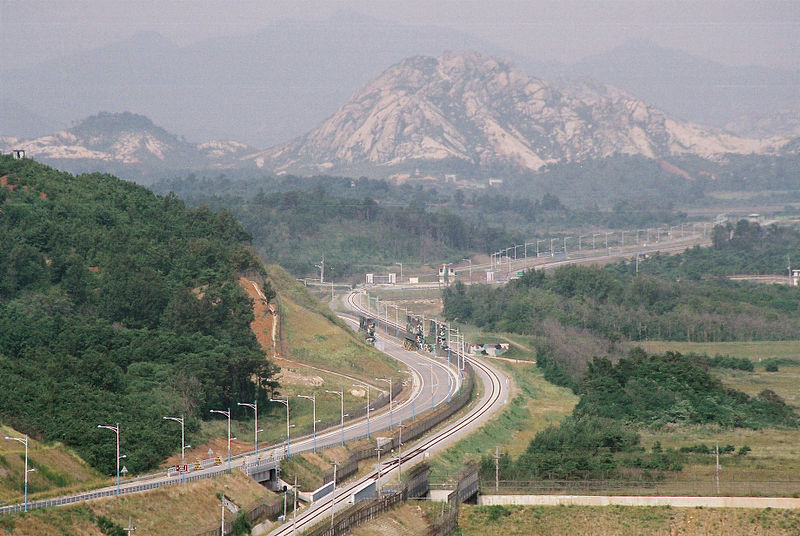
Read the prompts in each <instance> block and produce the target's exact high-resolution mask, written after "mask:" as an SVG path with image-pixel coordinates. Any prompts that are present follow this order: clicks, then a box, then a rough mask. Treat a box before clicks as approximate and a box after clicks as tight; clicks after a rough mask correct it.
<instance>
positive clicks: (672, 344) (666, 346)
mask: <svg viewBox="0 0 800 536" xmlns="http://www.w3.org/2000/svg"><path fill="white" fill-rule="evenodd" d="M631 346H641V347H642V348H644V349H645V350H647V352H649V353H653V354H661V353H664V352H666V351H668V350H674V351H677V352H681V353H683V354H688V353H689V352H694V353H697V354H708V355H710V356H714V355H716V354H722V355H730V356H733V357H746V358H748V359H750V360H751V361H753V362H754V363H756V364H757V363H758V361H760V360H762V359H766V358H769V357H789V358H796V359H797V360H798V362H800V340H797V341H754V342H713V343H712V342H678V341H637V342H635V343H631Z"/></svg>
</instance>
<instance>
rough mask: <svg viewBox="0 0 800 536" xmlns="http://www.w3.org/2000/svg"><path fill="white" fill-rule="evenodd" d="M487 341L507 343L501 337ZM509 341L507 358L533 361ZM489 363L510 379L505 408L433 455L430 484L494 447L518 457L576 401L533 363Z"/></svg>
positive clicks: (444, 478) (491, 337) (576, 399)
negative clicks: (470, 432) (536, 436)
mask: <svg viewBox="0 0 800 536" xmlns="http://www.w3.org/2000/svg"><path fill="white" fill-rule="evenodd" d="M487 337H488V338H489V339H492V340H500V339H504V340H509V339H507V338H506V337H505V336H501V335H497V336H495V335H490V336H487ZM510 337H511V341H512V344H511V349H510V350H509V353H508V355H510V356H514V358H515V359H520V360H523V361H533V360H534V359H535V355H534V354H532V353H531V352H529V351H527V350H526V348H530V347H529V346H527V345H524V346H523V345H522V343H518V342H516V340H517V339H518V338H519V337H518V336H516V335H512V336H510ZM487 340H488V339H487ZM492 363H493V364H494V365H496V366H498V367H500V368H502V369H503V370H505V371H506V373H508V374H509V375H510V376H511V377H512V378H513V381H514V384H515V387H514V390H513V392H512V396H511V399H510V401H509V403H508V405H507V407H505V408H504V409H503V410H502V411H501V412H500V414H499V415H498V416H497V417H495V418H493V419H492V420H491V421H490V422H489V423H487V424H485V425H484V426H483V427H482V428H481V429H480V430H478V431H476V432H474V433H472V434H470V435H469V436H468V437H466V438H465V439H462V440H461V441H459V442H458V443H456V444H455V445H453V446H452V447H450V448H448V449H447V450H445V451H444V452H443V453H441V454H440V455H437V456H436V457H435V458H434V459H433V460H432V461H431V467H432V473H431V481H432V482H442V481H446V480H447V479H448V476H449V475H452V474H454V473H455V472H456V471H457V470H458V469H459V468H460V467H462V466H463V464H464V462H466V461H468V460H479V459H480V458H481V457H482V456H483V455H486V454H493V453H494V450H495V446H499V447H500V450H501V451H507V452H509V453H510V454H511V455H512V456H518V455H519V454H520V453H522V452H523V451H524V450H525V448H527V446H528V443H529V442H530V440H531V439H533V437H534V436H535V435H536V433H537V432H539V431H540V430H543V429H544V428H546V427H548V426H551V425H554V424H557V423H558V422H560V421H561V419H563V418H564V417H565V416H567V415H569V414H570V413H571V412H572V407H573V406H574V405H575V404H576V403H577V401H578V398H577V397H576V396H575V395H574V394H573V393H572V392H571V391H570V390H569V389H565V388H563V387H558V386H555V385H553V384H551V383H550V382H548V381H546V380H545V379H544V377H543V376H542V373H541V372H540V370H539V369H537V368H536V365H535V364H533V363H525V362H522V363H509V362H505V361H500V360H492Z"/></svg>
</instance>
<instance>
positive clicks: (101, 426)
mask: <svg viewBox="0 0 800 536" xmlns="http://www.w3.org/2000/svg"><path fill="white" fill-rule="evenodd" d="M97 427H98V428H106V429H108V430H111V431H112V432H114V433H115V434H117V495H119V459H120V456H119V423H117V425H116V426H107V425H104V424H98V425H97ZM26 474H27V473H26Z"/></svg>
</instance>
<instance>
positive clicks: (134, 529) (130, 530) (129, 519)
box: [122, 516, 136, 536]
mask: <svg viewBox="0 0 800 536" xmlns="http://www.w3.org/2000/svg"><path fill="white" fill-rule="evenodd" d="M122 530H124V531H125V532H127V533H128V536H131V532H136V527H134V526H133V524H132V523H131V516H128V526H127V527H124V528H123V529H122Z"/></svg>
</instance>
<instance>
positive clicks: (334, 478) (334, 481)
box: [331, 462, 339, 529]
mask: <svg viewBox="0 0 800 536" xmlns="http://www.w3.org/2000/svg"><path fill="white" fill-rule="evenodd" d="M331 463H333V492H331V529H332V528H333V511H334V510H335V509H336V503H335V502H334V499H336V468H337V467H339V464H337V463H336V462H331Z"/></svg>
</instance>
